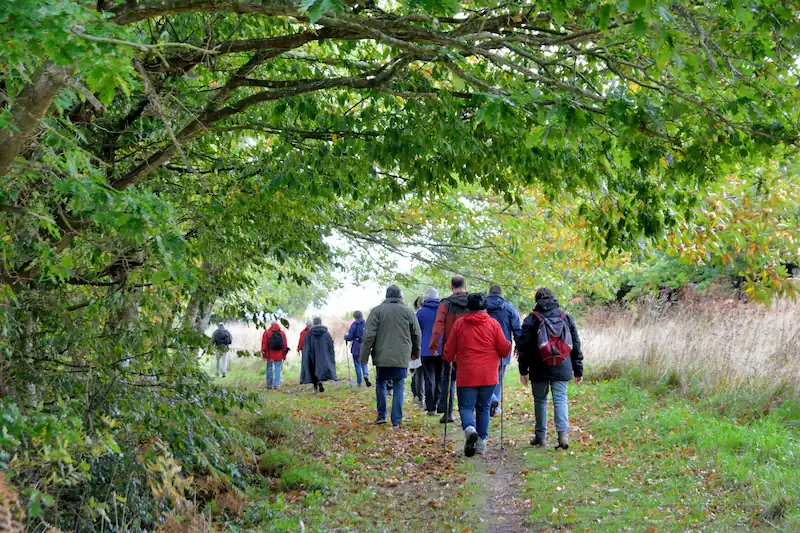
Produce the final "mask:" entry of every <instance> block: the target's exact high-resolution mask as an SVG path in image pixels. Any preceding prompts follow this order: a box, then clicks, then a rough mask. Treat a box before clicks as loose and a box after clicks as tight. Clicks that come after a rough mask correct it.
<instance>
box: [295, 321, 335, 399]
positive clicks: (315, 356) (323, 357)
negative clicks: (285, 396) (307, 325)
mask: <svg viewBox="0 0 800 533" xmlns="http://www.w3.org/2000/svg"><path fill="white" fill-rule="evenodd" d="M302 361H303V369H302V370H301V374H303V375H304V376H305V381H302V382H301V383H302V384H306V383H311V384H313V385H314V390H315V391H316V392H325V386H324V385H323V384H322V382H323V381H334V380H336V351H335V349H334V347H333V337H331V334H330V332H329V331H328V328H326V327H325V326H323V325H322V319H321V318H319V317H315V318H314V320H313V321H312V326H311V329H310V330H309V332H308V334H307V335H306V337H305V339H304V341H303V358H302Z"/></svg>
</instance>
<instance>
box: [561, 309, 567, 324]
mask: <svg viewBox="0 0 800 533" xmlns="http://www.w3.org/2000/svg"><path fill="white" fill-rule="evenodd" d="M561 320H563V321H564V322H566V321H567V313H565V312H564V311H561Z"/></svg>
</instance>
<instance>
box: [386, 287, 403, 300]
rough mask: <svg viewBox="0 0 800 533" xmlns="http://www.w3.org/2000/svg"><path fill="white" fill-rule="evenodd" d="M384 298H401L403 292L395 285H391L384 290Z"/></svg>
mask: <svg viewBox="0 0 800 533" xmlns="http://www.w3.org/2000/svg"><path fill="white" fill-rule="evenodd" d="M386 297H387V298H402V297H403V291H402V290H400V287H398V286H397V285H392V286H390V287H389V288H388V289H386Z"/></svg>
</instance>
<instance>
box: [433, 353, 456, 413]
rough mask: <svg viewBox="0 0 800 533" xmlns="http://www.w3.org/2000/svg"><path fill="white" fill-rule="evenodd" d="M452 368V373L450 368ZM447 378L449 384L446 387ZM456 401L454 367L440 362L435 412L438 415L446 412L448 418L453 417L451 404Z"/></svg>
mask: <svg viewBox="0 0 800 533" xmlns="http://www.w3.org/2000/svg"><path fill="white" fill-rule="evenodd" d="M451 367H452V372H451V371H450V368H451ZM448 376H449V378H450V383H449V387H448V379H447V378H448ZM455 401H456V367H455V365H453V364H452V363H448V362H447V361H442V372H441V374H440V375H439V402H438V405H437V406H436V407H437V409H436V411H437V412H439V413H444V412H447V414H448V416H452V415H453V404H454V403H455Z"/></svg>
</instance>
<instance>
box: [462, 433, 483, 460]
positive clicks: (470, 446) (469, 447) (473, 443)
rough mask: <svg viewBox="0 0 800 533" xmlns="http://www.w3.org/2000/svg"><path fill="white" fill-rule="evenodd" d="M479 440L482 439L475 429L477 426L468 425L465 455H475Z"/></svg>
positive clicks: (465, 436) (465, 434) (465, 435)
mask: <svg viewBox="0 0 800 533" xmlns="http://www.w3.org/2000/svg"><path fill="white" fill-rule="evenodd" d="M479 440H481V439H480V437H478V432H477V431H475V428H474V427H472V426H469V427H467V429H465V430H464V455H466V456H467V457H472V456H473V455H475V451H476V450H477V448H478V441H479Z"/></svg>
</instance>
